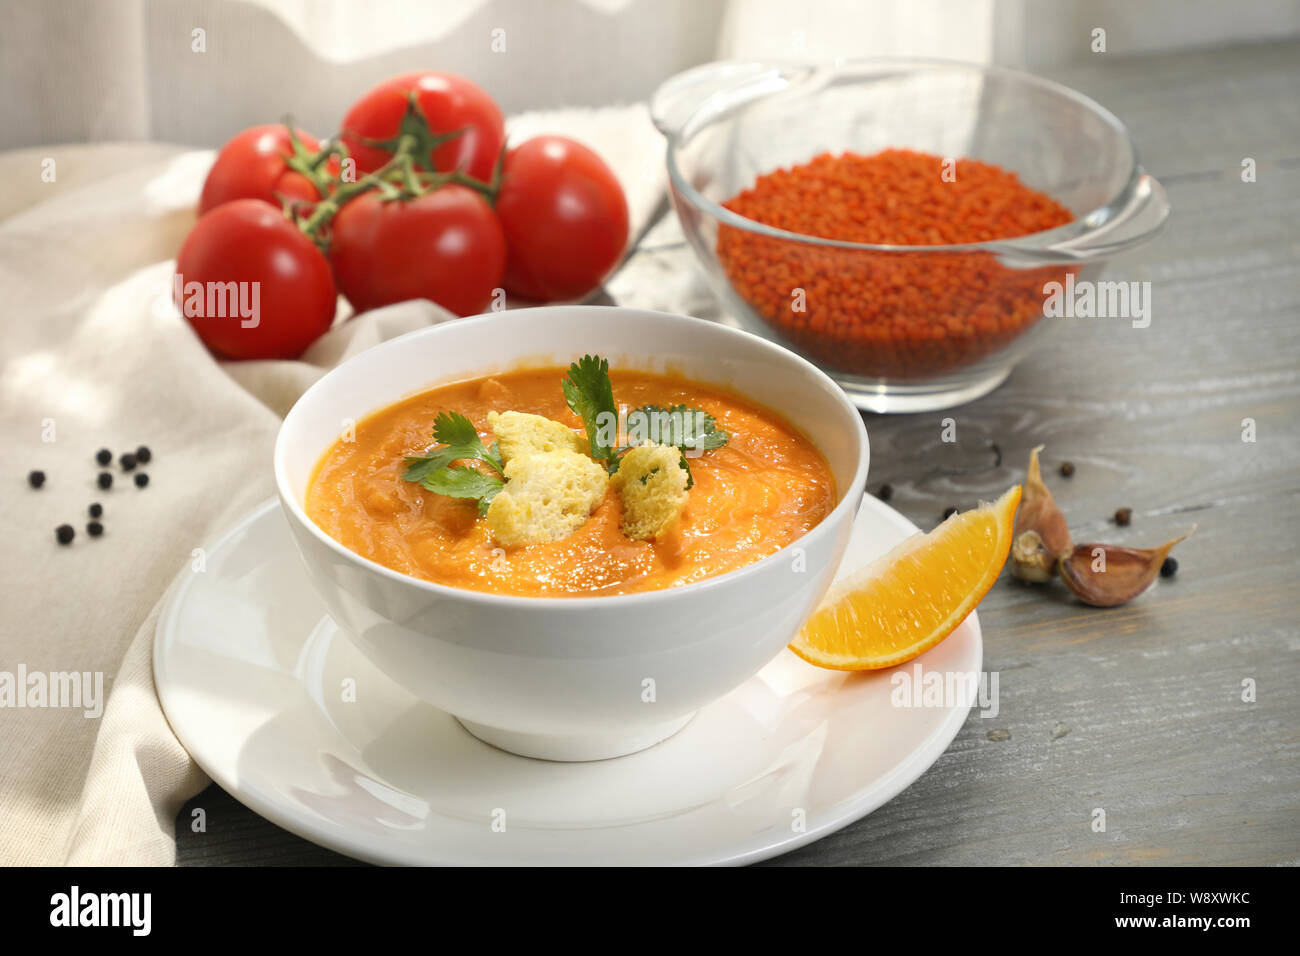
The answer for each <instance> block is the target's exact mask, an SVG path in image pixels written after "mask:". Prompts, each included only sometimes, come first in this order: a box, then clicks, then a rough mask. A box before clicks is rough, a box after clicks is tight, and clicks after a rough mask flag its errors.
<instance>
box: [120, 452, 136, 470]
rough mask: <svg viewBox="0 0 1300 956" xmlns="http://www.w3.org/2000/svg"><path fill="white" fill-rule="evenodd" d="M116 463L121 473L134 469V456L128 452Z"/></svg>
mask: <svg viewBox="0 0 1300 956" xmlns="http://www.w3.org/2000/svg"><path fill="white" fill-rule="evenodd" d="M117 461H118V464H120V465H121V466H122V470H123V471H130V470H131V469H133V468H134V467H135V455H133V454H131V453H130V452H127V453H126V454H125V455H123V456H122V457H121V458H119V459H118V460H117Z"/></svg>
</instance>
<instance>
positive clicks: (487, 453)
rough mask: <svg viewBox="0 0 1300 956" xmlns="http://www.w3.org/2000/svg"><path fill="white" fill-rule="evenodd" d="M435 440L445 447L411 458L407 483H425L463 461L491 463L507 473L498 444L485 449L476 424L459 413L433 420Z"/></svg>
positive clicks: (440, 413)
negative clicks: (453, 464)
mask: <svg viewBox="0 0 1300 956" xmlns="http://www.w3.org/2000/svg"><path fill="white" fill-rule="evenodd" d="M433 438H434V440H435V441H437V442H438V443H439V444H441V445H443V447H442V448H438V449H436V450H435V451H434V452H433V453H432V454H430V455H425V456H420V457H409V458H407V459H406V465H407V468H406V472H405V473H404V474H403V475H402V478H403V479H405V480H406V481H423V480H424V478H425V477H426V476H427V475H430V474H433V473H434V472H436V471H441V470H442V469H444V468H446V467H447V466H448V465H450V464H451V463H452V462H453V461H460V460H462V459H473V460H476V461H484V462H487V463H488V464H489V465H491V466H492V467H493V468H495V469H496V471H497V474H501V473H502V472H503V471H504V470H505V464H504V463H503V462H502V461H501V449H500V448H499V447H498V446H497V444H496V443H495V442H493V444H492V447H491V448H485V447H484V446H483V441H482V440H481V439H480V438H479V437H478V429H476V428H475V427H474V423H473V422H471V421H470V420H469V419H468V418H466V417H465V416H464V415H461V414H459V413H458V412H439V413H438V417H437V418H435V419H434V420H433Z"/></svg>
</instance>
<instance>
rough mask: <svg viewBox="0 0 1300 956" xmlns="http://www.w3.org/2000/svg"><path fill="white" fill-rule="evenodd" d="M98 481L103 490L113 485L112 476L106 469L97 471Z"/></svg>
mask: <svg viewBox="0 0 1300 956" xmlns="http://www.w3.org/2000/svg"><path fill="white" fill-rule="evenodd" d="M98 481H99V487H101V488H103V489H104V490H105V491H107V490H108V489H109V488H112V487H113V476H112V474H110V473H109V472H107V471H101V472H100V473H99V479H98Z"/></svg>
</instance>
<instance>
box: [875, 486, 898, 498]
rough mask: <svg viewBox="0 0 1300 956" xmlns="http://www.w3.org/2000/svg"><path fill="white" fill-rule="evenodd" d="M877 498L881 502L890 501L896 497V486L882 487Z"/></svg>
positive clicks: (877, 493)
mask: <svg viewBox="0 0 1300 956" xmlns="http://www.w3.org/2000/svg"><path fill="white" fill-rule="evenodd" d="M876 497H877V498H879V499H880V500H881V501H888V500H889V499H890V498H892V497H894V486H893V485H890V484H883V485H881V486H880V490H879V491H877V492H876Z"/></svg>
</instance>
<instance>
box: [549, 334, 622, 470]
mask: <svg viewBox="0 0 1300 956" xmlns="http://www.w3.org/2000/svg"><path fill="white" fill-rule="evenodd" d="M560 387H561V388H563V389H564V400H565V401H566V402H568V403H569V408H571V409H573V412H574V414H576V415H577V416H578V417H579V418H581V419H582V424H583V427H585V428H586V429H587V444H588V446H589V447H590V449H591V457H592V458H594V459H595V460H596V461H602V462H604V463H605V467H606V468H608V469H609V470H610V471H611V472H612V471H617V470H618V452H617V451H616V450H615V449H614V445H613V443H614V442H615V441H617V440H618V408H617V407H616V406H615V405H614V387H613V385H611V384H610V381H609V361H608V360H607V359H603V358H600V357H599V356H597V355H584V356H583V357H582V358H581V359H579V360H578V361H576V362H574V363H573V364H572V365H570V366H569V374H568V375H567V376H566V377H565V378H564V380H563V381H561V382H560ZM602 439H605V440H602Z"/></svg>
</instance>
